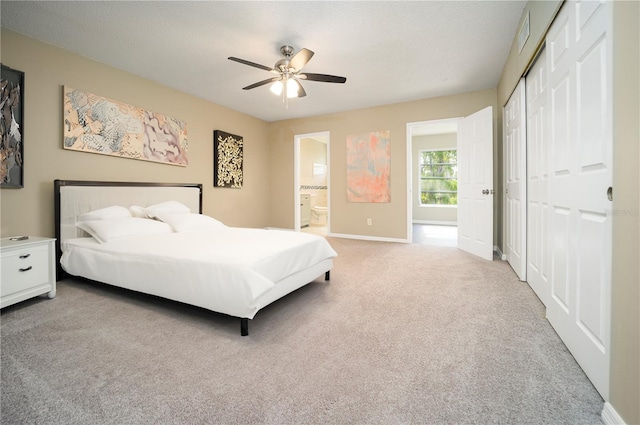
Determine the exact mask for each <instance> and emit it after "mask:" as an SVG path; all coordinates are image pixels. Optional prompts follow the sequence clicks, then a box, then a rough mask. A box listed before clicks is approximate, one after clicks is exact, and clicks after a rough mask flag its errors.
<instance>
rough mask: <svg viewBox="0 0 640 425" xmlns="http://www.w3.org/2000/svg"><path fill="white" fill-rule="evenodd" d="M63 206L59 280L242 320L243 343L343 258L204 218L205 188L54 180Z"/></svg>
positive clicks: (313, 240) (301, 236) (283, 233)
mask: <svg viewBox="0 0 640 425" xmlns="http://www.w3.org/2000/svg"><path fill="white" fill-rule="evenodd" d="M54 199H55V209H56V223H55V228H56V258H57V267H58V268H57V280H60V279H62V278H63V277H65V276H67V275H70V276H75V277H81V278H85V279H89V280H92V281H96V282H101V283H106V284H109V285H113V286H118V287H122V288H126V289H129V290H133V291H137V292H142V293H145V294H150V295H155V296H159V297H162V298H167V299H170V300H174V301H178V302H182V303H186V304H190V305H194V306H198V307H202V308H205V309H208V310H211V311H215V312H218V313H223V314H227V315H230V316H234V317H238V318H240V332H241V335H243V336H246V335H248V334H249V320H250V319H253V318H254V316H255V315H256V313H257V312H258V311H260V310H261V309H262V308H264V307H265V306H267V305H269V304H271V303H272V302H274V301H276V300H278V299H280V298H282V297H284V296H285V295H287V294H289V293H291V292H293V291H295V290H296V289H299V288H301V287H302V286H304V285H306V284H308V283H310V282H313V281H314V280H316V279H318V278H319V277H322V276H323V275H324V279H325V280H329V278H330V270H331V268H332V266H333V258H335V257H336V256H337V254H336V252H335V251H334V250H333V249H332V248H331V246H330V245H329V243H328V242H327V241H326V239H325V238H323V237H320V236H316V235H312V234H307V233H301V232H294V231H290V230H275V229H269V230H267V229H250V228H237V227H230V226H226V225H225V224H224V223H221V222H219V221H217V220H215V218H212V217H208V216H206V215H203V214H202V185H201V184H181V183H180V184H165V183H128V182H95V181H73V180H55V181H54ZM127 214H129V216H126V215H127ZM125 216H126V217H125Z"/></svg>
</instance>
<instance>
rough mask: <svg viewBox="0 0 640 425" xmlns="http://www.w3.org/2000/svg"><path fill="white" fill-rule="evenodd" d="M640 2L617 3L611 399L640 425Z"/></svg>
mask: <svg viewBox="0 0 640 425" xmlns="http://www.w3.org/2000/svg"><path fill="white" fill-rule="evenodd" d="M639 27H640V3H639V2H637V1H633V2H621V1H616V2H615V3H614V7H613V46H614V47H613V189H614V192H613V193H614V200H613V284H612V288H611V291H612V294H611V296H612V300H611V301H612V302H611V311H612V317H611V390H610V402H611V404H612V405H613V407H614V409H615V410H616V411H617V412H618V414H620V416H622V419H624V422H625V423H626V424H640V403H638V402H639V401H640V314H639V313H638V311H639V310H640V272H639V270H640V269H639V264H640V236H639V233H640V231H639V223H640V196H639V193H640V176H639V174H638V168H639V167H640V149H639V147H638V146H639V144H640V127H639V124H638V123H639V122H640V81H639V80H640V77H639V76H640V65H639V62H640V32H639V30H638V28H639Z"/></svg>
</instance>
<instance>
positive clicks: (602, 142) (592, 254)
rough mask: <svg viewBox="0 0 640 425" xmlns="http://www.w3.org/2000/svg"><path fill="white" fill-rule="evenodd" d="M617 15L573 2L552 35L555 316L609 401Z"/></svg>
mask: <svg viewBox="0 0 640 425" xmlns="http://www.w3.org/2000/svg"><path fill="white" fill-rule="evenodd" d="M610 13H611V9H610V2H607V1H603V2H595V1H585V2H577V1H568V2H566V3H565V4H564V5H563V6H562V9H561V10H560V12H559V14H558V16H557V17H556V19H555V21H554V23H553V24H552V26H551V28H550V30H549V33H548V35H547V44H546V51H547V67H548V70H549V74H548V75H549V80H548V84H549V87H548V90H549V98H548V101H549V108H550V119H551V122H550V129H551V130H550V135H551V141H550V142H551V144H550V148H551V157H550V158H551V163H550V166H551V168H550V172H549V208H550V209H551V223H550V231H551V237H552V240H551V241H550V249H551V282H550V283H551V294H550V299H549V302H548V303H547V317H548V319H549V322H550V323H551V325H552V326H553V327H554V328H555V330H556V332H557V333H558V335H559V336H560V337H561V338H562V340H563V341H564V343H565V345H566V346H567V348H568V349H569V351H571V353H572V354H573V356H574V357H575V359H576V361H577V362H578V363H579V364H580V366H581V367H582V369H583V370H584V372H585V373H586V375H587V376H588V377H589V379H590V380H591V382H592V383H593V385H594V386H595V388H596V389H597V390H598V391H599V392H600V394H601V395H602V397H603V398H604V399H605V400H608V399H609V358H610V353H609V347H610V342H609V340H610V317H611V232H612V229H611V227H612V226H611V214H610V209H611V202H610V201H609V200H608V189H609V188H610V187H611V184H612V172H611V160H612V127H611V121H612V115H611V114H612V113H611V105H612V102H611V87H612V81H611V68H610V67H611V44H610V43H611V33H610V32H608V31H607V30H608V28H610V25H611V24H610V22H611V17H610Z"/></svg>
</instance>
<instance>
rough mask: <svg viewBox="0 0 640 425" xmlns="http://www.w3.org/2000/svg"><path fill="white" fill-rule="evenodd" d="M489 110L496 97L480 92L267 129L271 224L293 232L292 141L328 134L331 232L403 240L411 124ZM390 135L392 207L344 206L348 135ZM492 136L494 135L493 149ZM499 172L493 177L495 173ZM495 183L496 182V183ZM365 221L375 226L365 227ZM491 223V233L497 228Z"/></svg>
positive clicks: (405, 224) (486, 92) (314, 119)
mask: <svg viewBox="0 0 640 425" xmlns="http://www.w3.org/2000/svg"><path fill="white" fill-rule="evenodd" d="M487 106H492V107H493V111H494V125H495V122H496V91H495V89H492V90H482V91H477V92H473V93H465V94H460V95H454V96H446V97H439V98H433V99H424V100H419V101H415V102H407V103H400V104H395V105H388V106H380V107H376V108H369V109H361V110H356V111H349V112H343V113H339V114H332V115H323V116H317V117H311V118H301V119H294V120H287V121H280V122H276V123H273V124H272V125H271V126H270V134H269V142H270V144H271V163H272V167H271V173H272V174H271V181H274V182H279V184H278V185H275V186H273V187H272V191H271V194H272V202H271V210H270V211H271V214H270V223H271V224H272V225H273V226H277V227H284V228H293V222H294V215H293V214H294V210H293V208H294V206H293V193H292V191H291V189H290V188H291V187H292V184H293V183H292V179H293V139H294V136H295V135H296V134H307V133H316V132H322V131H329V132H330V135H331V136H330V149H329V151H330V158H329V163H330V164H331V166H330V168H331V169H330V182H331V194H330V196H331V199H330V201H329V202H330V208H331V211H330V213H331V215H330V232H331V233H334V234H343V235H356V236H362V237H371V238H380V239H385V238H386V239H392V240H396V239H397V240H406V238H407V191H408V186H407V136H406V125H407V123H410V122H419V121H430V120H439V119H445V118H458V117H464V116H467V115H470V114H472V113H474V112H477V111H479V110H481V109H483V108H485V107H487ZM377 130H389V131H390V138H391V202H389V203H350V202H347V179H346V158H347V153H346V140H347V136H348V135H350V134H360V133H366V132H371V131H377ZM495 141H496V134H495V132H494V145H495ZM496 172H497V171H496ZM494 178H495V177H494ZM367 218H371V219H372V222H373V225H372V226H367V221H366V220H367ZM498 219H499V218H498V217H497V216H496V218H495V220H494V228H495V227H497V225H496V224H495V221H496V220H498Z"/></svg>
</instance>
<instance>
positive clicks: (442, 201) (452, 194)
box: [420, 150, 458, 205]
mask: <svg viewBox="0 0 640 425" xmlns="http://www.w3.org/2000/svg"><path fill="white" fill-rule="evenodd" d="M420 204H421V205H457V204H458V151H456V150H446V151H445V150H443V151H421V152H420Z"/></svg>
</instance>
